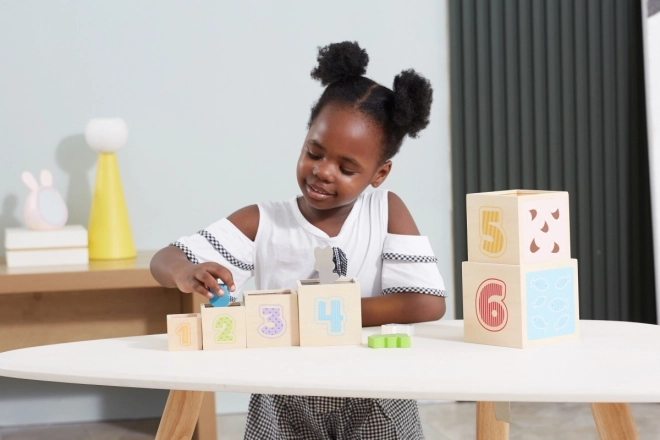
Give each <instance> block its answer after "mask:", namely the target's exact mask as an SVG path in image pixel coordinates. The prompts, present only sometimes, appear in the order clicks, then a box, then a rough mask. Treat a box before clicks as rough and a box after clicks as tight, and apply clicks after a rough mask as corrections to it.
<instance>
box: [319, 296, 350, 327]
mask: <svg viewBox="0 0 660 440" xmlns="http://www.w3.org/2000/svg"><path fill="white" fill-rule="evenodd" d="M328 305H329V306H330V311H329V312H328V307H327V306H328ZM314 322H316V323H317V324H325V326H326V332H327V333H328V334H329V335H330V336H338V335H343V334H344V330H345V328H346V315H345V314H344V298H342V297H340V296H332V297H328V298H316V299H315V300H314Z"/></svg>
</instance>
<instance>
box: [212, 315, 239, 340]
mask: <svg viewBox="0 0 660 440" xmlns="http://www.w3.org/2000/svg"><path fill="white" fill-rule="evenodd" d="M235 325H236V323H235V322H234V318H232V317H231V316H229V315H220V316H218V317H217V318H215V320H214V321H213V330H215V338H214V339H215V343H216V344H231V343H233V342H234V341H236V336H235V335H234V327H235Z"/></svg>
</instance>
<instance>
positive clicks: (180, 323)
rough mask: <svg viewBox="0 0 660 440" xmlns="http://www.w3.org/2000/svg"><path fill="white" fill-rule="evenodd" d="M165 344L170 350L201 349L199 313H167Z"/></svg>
mask: <svg viewBox="0 0 660 440" xmlns="http://www.w3.org/2000/svg"><path fill="white" fill-rule="evenodd" d="M167 346H168V349H169V350H170V351H190V350H201V349H202V320H201V318H200V316H199V313H183V314H178V315H167Z"/></svg>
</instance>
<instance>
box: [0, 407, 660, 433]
mask: <svg viewBox="0 0 660 440" xmlns="http://www.w3.org/2000/svg"><path fill="white" fill-rule="evenodd" d="M631 408H632V412H633V415H634V417H635V420H636V422H637V429H638V431H639V438H640V440H657V439H660V404H632V405H631ZM420 414H421V417H422V424H423V427H424V434H425V435H426V438H427V439H428V440H436V439H437V440H449V439H452V440H454V439H459V440H462V439H474V438H475V432H476V429H475V425H474V423H475V422H474V420H475V414H476V409H475V404H474V403H469V402H463V403H440V404H423V405H420ZM244 428H245V415H244V414H240V415H229V416H218V432H219V435H218V439H220V440H239V439H242V438H243V431H244ZM157 429H158V420H137V421H121V422H105V423H84V424H71V425H48V426H35V427H14V428H0V440H146V439H153V438H154V436H155V435H156V430H157ZM510 438H511V440H523V439H524V440H597V439H598V433H597V431H596V426H595V424H594V421H593V417H592V415H591V410H590V408H589V405H588V404H575V403H562V404H559V403H530V404H521V403H512V404H511V436H510Z"/></svg>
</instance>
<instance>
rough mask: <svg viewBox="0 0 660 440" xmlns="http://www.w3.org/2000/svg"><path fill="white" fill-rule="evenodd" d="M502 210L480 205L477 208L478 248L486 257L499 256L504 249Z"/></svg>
mask: <svg viewBox="0 0 660 440" xmlns="http://www.w3.org/2000/svg"><path fill="white" fill-rule="evenodd" d="M502 217H503V214H502V210H501V209H500V208H492V207H485V206H482V207H481V208H479V236H480V237H481V243H480V244H479V250H480V251H481V252H482V253H483V254H484V255H486V256H487V257H499V256H500V255H502V254H503V253H504V251H505V250H506V235H504V229H502Z"/></svg>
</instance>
